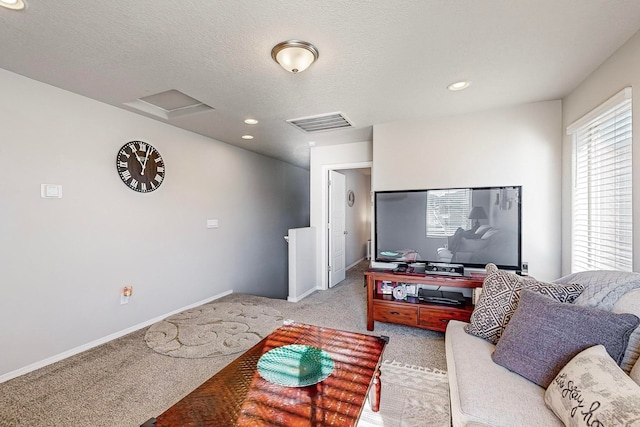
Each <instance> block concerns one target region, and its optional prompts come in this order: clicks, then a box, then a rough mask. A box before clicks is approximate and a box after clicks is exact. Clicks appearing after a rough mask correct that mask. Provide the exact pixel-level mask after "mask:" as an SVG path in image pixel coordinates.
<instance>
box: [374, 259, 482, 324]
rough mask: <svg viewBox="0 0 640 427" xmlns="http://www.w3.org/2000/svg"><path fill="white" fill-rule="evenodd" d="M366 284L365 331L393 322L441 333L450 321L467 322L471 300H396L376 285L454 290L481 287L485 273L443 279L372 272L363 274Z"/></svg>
mask: <svg viewBox="0 0 640 427" xmlns="http://www.w3.org/2000/svg"><path fill="white" fill-rule="evenodd" d="M364 276H365V278H366V281H367V330H369V331H373V327H374V321H377V322H385V323H395V324H398V325H406V326H414V327H416V328H422V329H429V330H432V331H439V332H444V331H445V329H446V328H447V323H449V321H450V320H461V321H463V322H468V321H469V319H470V317H471V312H472V311H473V307H474V306H473V303H472V302H471V298H465V302H464V304H461V305H457V306H449V305H443V304H431V303H427V302H424V301H420V300H419V298H418V297H417V296H415V297H407V298H406V300H397V299H395V298H394V297H393V296H392V295H389V294H380V293H378V283H379V282H391V283H393V284H394V285H397V284H398V283H406V284H414V285H434V286H441V287H454V288H469V289H474V288H480V287H482V282H483V281H484V276H485V275H484V273H471V274H470V275H469V276H467V275H465V276H444V275H440V274H412V273H394V272H392V271H380V270H374V269H371V270H369V271H366V272H365V273H364Z"/></svg>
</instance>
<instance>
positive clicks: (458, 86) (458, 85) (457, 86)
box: [447, 81, 471, 91]
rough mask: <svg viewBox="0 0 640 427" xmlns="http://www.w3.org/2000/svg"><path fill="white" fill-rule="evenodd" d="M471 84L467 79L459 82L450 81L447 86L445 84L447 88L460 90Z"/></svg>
mask: <svg viewBox="0 0 640 427" xmlns="http://www.w3.org/2000/svg"><path fill="white" fill-rule="evenodd" d="M470 85H471V82H468V81H459V82H455V83H451V84H450V85H449V86H447V89H449V90H453V91H456V90H462V89H466V88H468V87H469V86H470Z"/></svg>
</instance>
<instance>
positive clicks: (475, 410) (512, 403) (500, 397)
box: [445, 271, 640, 427]
mask: <svg viewBox="0 0 640 427" xmlns="http://www.w3.org/2000/svg"><path fill="white" fill-rule="evenodd" d="M603 281H606V282H607V283H606V284H603ZM556 282H557V283H580V284H582V285H584V286H585V290H584V291H583V293H582V294H581V295H580V297H578V299H577V300H576V301H575V304H578V305H584V306H592V307H596V308H601V309H605V310H609V311H612V312H617V313H621V312H627V313H632V314H635V315H636V316H639V317H640V273H620V272H602V271H600V272H585V273H577V274H573V275H570V276H566V277H564V278H561V279H558V280H557V281H556ZM465 325H466V323H465V322H460V321H456V320H452V321H450V322H449V324H448V326H447V330H446V334H445V350H446V359H447V371H448V376H449V389H450V397H451V418H452V426H453V427H459V426H502V427H506V426H519V427H523V426H563V425H564V424H563V423H562V422H561V421H560V419H559V418H557V417H556V415H555V414H554V413H553V412H552V411H551V410H550V409H549V408H547V406H546V404H545V400H544V398H545V389H544V388H543V387H540V386H538V385H536V384H535V383H533V382H530V381H529V380H527V379H525V378H524V377H521V376H520V375H518V374H516V373H513V372H511V371H509V370H508V369H506V368H504V367H502V366H500V365H498V364H496V363H494V362H493V360H492V358H491V355H492V353H493V351H494V349H495V347H496V346H495V345H494V344H491V343H490V342H488V341H485V340H484V339H482V338H479V337H476V336H473V335H470V334H468V333H466V332H465V330H464V326H465ZM639 330H640V327H639V328H638V329H637V330H636V332H634V334H633V335H632V339H631V340H630V341H629V346H628V348H627V351H626V352H625V360H626V361H628V360H635V359H634V356H633V354H635V357H637V353H638V351H640V343H639V342H638V338H639V337H638V335H640V331H639ZM629 357H630V358H631V359H628V358H629ZM624 362H625V361H623V364H624ZM633 363H635V366H633V370H631V378H632V379H634V381H636V383H639V384H640V361H638V362H633ZM631 366H632V365H631V364H629V365H628V366H627V369H630V368H631ZM623 367H624V366H623Z"/></svg>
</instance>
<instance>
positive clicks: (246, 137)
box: [242, 135, 253, 139]
mask: <svg viewBox="0 0 640 427" xmlns="http://www.w3.org/2000/svg"><path fill="white" fill-rule="evenodd" d="M242 139H253V135H242Z"/></svg>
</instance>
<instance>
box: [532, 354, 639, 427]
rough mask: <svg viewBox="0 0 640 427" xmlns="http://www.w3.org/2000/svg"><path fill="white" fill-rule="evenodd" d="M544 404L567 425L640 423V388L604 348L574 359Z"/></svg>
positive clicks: (554, 383)
mask: <svg viewBox="0 0 640 427" xmlns="http://www.w3.org/2000/svg"><path fill="white" fill-rule="evenodd" d="M544 401H545V403H546V404H547V406H548V407H549V409H551V410H552V411H553V412H554V413H555V414H556V415H557V416H558V418H560V419H561V420H562V422H563V423H564V424H565V425H566V426H590V427H591V426H593V427H595V426H631V425H634V426H635V425H638V423H640V386H639V385H638V384H636V383H634V382H633V381H632V380H631V379H630V378H629V377H628V376H627V375H626V374H625V373H624V371H622V370H621V369H620V368H619V367H618V366H617V365H616V363H615V361H614V360H613V359H611V357H610V356H609V354H607V351H606V349H605V348H604V346H601V345H597V346H594V347H590V348H588V349H586V350H584V351H582V352H581V353H580V354H578V355H577V356H576V357H574V358H573V359H571V361H570V362H569V363H568V364H567V365H566V366H565V367H564V368H562V370H561V371H560V373H558V376H557V377H555V379H554V380H553V381H552V383H551V385H550V386H549V388H547V391H546V392H545V394H544Z"/></svg>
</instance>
